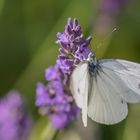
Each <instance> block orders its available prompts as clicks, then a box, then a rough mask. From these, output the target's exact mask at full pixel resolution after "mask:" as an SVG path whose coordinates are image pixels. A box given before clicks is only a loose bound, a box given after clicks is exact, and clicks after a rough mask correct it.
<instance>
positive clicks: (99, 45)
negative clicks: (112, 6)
mask: <svg viewBox="0 0 140 140" xmlns="http://www.w3.org/2000/svg"><path fill="white" fill-rule="evenodd" d="M116 30H117V28H114V29H113V30H112V31H111V32H110V33H109V34H108V35H107V36H106V37H105V38H104V39H103V40H102V41H101V42H100V43H99V44H98V45H97V46H96V48H97V50H98V49H99V48H100V47H101V46H102V45H103V43H104V42H105V41H106V40H107V39H108V38H110V37H111V35H112V33H114V32H115V31H116Z"/></svg>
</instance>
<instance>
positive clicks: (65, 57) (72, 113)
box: [36, 18, 92, 129]
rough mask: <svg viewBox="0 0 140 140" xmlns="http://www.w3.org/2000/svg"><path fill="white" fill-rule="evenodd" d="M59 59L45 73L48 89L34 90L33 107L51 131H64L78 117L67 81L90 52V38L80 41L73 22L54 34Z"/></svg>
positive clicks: (80, 33)
mask: <svg viewBox="0 0 140 140" xmlns="http://www.w3.org/2000/svg"><path fill="white" fill-rule="evenodd" d="M57 38H58V40H57V41H56V43H57V44H59V46H60V48H59V55H58V59H57V61H56V65H55V66H54V67H49V68H48V69H47V70H46V72H45V77H46V80H47V81H49V83H48V85H47V86H45V85H44V84H41V83H39V84H38V85H37V90H36V95H37V96H36V105H37V106H38V107H39V111H40V113H41V114H42V115H48V117H49V118H50V120H51V122H52V124H53V126H54V128H56V129H64V128H65V127H66V126H67V125H68V124H69V122H70V121H72V120H75V119H76V118H77V116H78V112H79V109H78V107H77V106H76V104H75V102H74V99H73V97H72V94H71V91H70V89H69V84H70V77H71V74H72V72H73V70H74V68H75V67H76V66H77V65H78V64H79V63H80V62H82V61H85V60H86V59H87V58H88V55H89V53H91V49H90V48H89V44H90V41H91V39H92V38H91V37H88V38H87V39H85V38H84V36H83V33H82V29H81V26H80V25H79V23H78V20H77V19H74V21H72V19H71V18H69V19H68V22H67V25H66V26H65V31H64V32H63V33H60V32H58V33H57Z"/></svg>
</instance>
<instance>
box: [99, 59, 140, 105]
mask: <svg viewBox="0 0 140 140" xmlns="http://www.w3.org/2000/svg"><path fill="white" fill-rule="evenodd" d="M99 63H100V66H101V67H102V69H103V70H104V71H106V73H109V74H108V76H109V77H110V79H111V80H112V82H113V83H115V84H116V87H117V88H118V90H120V92H119V93H120V96H121V97H122V98H123V99H124V100H125V101H126V102H128V103H139V102H140V64H137V63H134V62H130V61H126V60H113V59H112V60H110V59H106V60H101V61H100V62H99ZM116 81H118V82H116Z"/></svg>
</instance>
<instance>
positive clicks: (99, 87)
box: [88, 70, 128, 124]
mask: <svg viewBox="0 0 140 140" xmlns="http://www.w3.org/2000/svg"><path fill="white" fill-rule="evenodd" d="M106 73H107V74H110V73H108V72H107V71H103V70H99V71H98V74H97V75H96V77H93V86H92V89H91V93H90V98H89V103H88V116H89V117H90V118H91V119H92V120H94V121H96V122H98V123H102V124H115V123H118V122H120V121H122V120H123V119H124V118H125V117H126V116H127V113H128V109H127V103H126V102H125V101H124V100H123V99H122V98H121V96H120V95H119V93H118V90H117V88H116V87H115V86H116V85H115V83H113V81H112V80H111V79H110V78H109V77H108V76H107V74H106ZM112 76H113V75H112ZM113 78H115V77H113ZM116 82H118V81H116Z"/></svg>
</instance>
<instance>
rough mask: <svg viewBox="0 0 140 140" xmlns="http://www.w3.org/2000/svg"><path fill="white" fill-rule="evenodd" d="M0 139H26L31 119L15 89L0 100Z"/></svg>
mask: <svg viewBox="0 0 140 140" xmlns="http://www.w3.org/2000/svg"><path fill="white" fill-rule="evenodd" d="M0 112H1V115H0V140H27V136H28V134H29V132H30V131H31V126H32V121H31V118H30V117H29V116H28V115H27V114H26V112H25V108H24V102H23V99H22V98H21V96H20V95H19V94H18V93H17V92H16V91H11V92H9V93H8V94H7V96H6V97H4V98H3V99H1V100H0Z"/></svg>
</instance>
